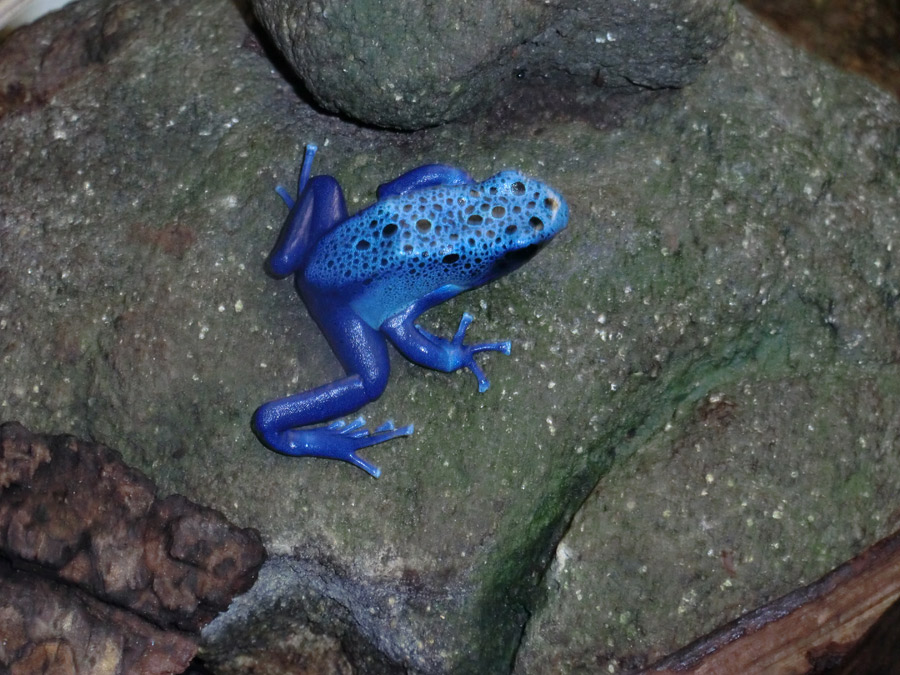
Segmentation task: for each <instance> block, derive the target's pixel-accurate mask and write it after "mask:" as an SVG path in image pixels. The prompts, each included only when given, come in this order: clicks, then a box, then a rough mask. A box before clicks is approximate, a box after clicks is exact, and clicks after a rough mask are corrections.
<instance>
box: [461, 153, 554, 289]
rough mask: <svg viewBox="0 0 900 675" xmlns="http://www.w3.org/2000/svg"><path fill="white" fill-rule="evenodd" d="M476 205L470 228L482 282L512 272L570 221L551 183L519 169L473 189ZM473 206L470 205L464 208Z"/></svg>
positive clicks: (471, 216) (468, 226)
mask: <svg viewBox="0 0 900 675" xmlns="http://www.w3.org/2000/svg"><path fill="white" fill-rule="evenodd" d="M469 205H470V206H473V205H474V207H475V208H474V210H473V211H472V212H471V213H470V214H469V215H468V218H467V219H466V225H467V229H469V230H470V231H472V230H474V231H475V232H480V234H481V236H480V237H475V238H474V240H473V239H469V240H468V243H471V244H472V250H471V251H470V252H468V253H469V255H470V256H471V259H472V260H473V261H477V262H478V263H487V264H482V265H479V267H482V270H480V271H481V276H480V277H479V279H478V282H477V283H478V284H483V283H487V282H488V281H491V280H492V279H496V278H497V277H500V276H503V275H504V274H508V273H509V272H512V271H513V270H515V269H518V268H519V267H521V266H522V265H524V264H525V263H526V262H528V261H529V260H531V258H533V257H534V255H535V254H536V253H537V252H538V251H539V250H541V249H542V248H543V247H544V246H545V245H546V244H547V243H548V242H549V241H550V240H551V239H552V238H553V237H555V236H556V235H557V234H559V233H560V232H561V231H562V230H563V229H564V228H565V227H566V224H567V223H568V221H569V207H568V205H567V204H566V201H565V200H564V199H563V198H562V196H561V195H560V194H559V193H558V192H556V191H555V190H553V189H552V188H550V187H549V186H548V185H546V184H544V183H542V182H540V181H538V180H535V179H534V178H529V177H528V176H525V175H523V174H522V173H520V172H518V171H503V172H501V173H498V174H497V175H495V176H492V177H491V178H488V179H487V180H485V181H483V182H482V183H479V184H478V185H477V186H475V187H474V188H473V189H472V190H471V191H470V202H469ZM466 210H467V211H468V210H469V207H467V208H466Z"/></svg>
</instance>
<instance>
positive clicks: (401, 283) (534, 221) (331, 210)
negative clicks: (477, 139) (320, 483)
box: [252, 144, 569, 478]
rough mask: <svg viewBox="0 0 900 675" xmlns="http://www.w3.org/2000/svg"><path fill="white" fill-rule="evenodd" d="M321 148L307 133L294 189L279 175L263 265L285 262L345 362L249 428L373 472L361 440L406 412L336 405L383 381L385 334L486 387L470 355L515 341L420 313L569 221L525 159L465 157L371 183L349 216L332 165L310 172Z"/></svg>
mask: <svg viewBox="0 0 900 675" xmlns="http://www.w3.org/2000/svg"><path fill="white" fill-rule="evenodd" d="M316 152H317V147H316V146H315V145H314V144H308V145H307V146H306V148H305V154H304V158H303V162H302V164H301V168H300V177H299V180H298V184H297V193H296V198H294V197H292V196H291V194H290V193H289V192H288V191H287V190H286V189H285V188H284V187H282V186H278V187H277V188H276V192H277V193H278V194H279V195H280V196H281V198H282V199H283V201H284V203H285V204H286V205H287V207H288V209H289V213H288V216H287V218H286V220H285V222H284V225H283V226H282V228H281V231H280V234H279V236H278V239H277V241H276V243H275V246H274V248H273V249H272V251H271V253H270V254H269V256H268V258H267V260H266V268H267V271H268V273H269V274H270V275H271V276H273V277H275V278H276V279H284V278H286V277H288V276H290V275H293V277H294V286H295V288H296V291H297V293H298V294H299V295H300V297H301V298H302V300H303V302H304V304H305V305H306V308H307V310H308V312H309V314H310V315H311V317H312V318H313V320H314V321H315V323H316V324H317V325H318V328H319V330H320V331H321V332H322V333H323V334H324V336H325V337H326V339H327V340H328V343H329V345H330V346H331V349H332V351H333V352H334V354H335V356H336V357H337V359H338V361H339V362H340V364H341V366H342V367H343V369H344V373H345V374H344V376H343V377H340V378H338V379H337V380H335V381H333V382H330V383H328V384H324V385H321V386H318V387H315V388H312V389H309V390H307V391H302V392H300V393H297V394H293V395H290V396H286V397H284V398H279V399H276V400H273V401H270V402H268V403H264V404H263V405H261V406H260V407H259V408H258V409H257V410H256V412H254V414H253V418H252V428H253V431H254V432H255V434H256V435H257V437H258V438H259V440H260V441H261V442H262V443H263V444H264V445H265V446H267V447H268V448H270V449H272V450H274V451H276V452H278V453H281V454H284V455H290V456H297V457H299V456H311V457H324V458H330V459H337V460H342V461H345V462H349V463H351V464H353V465H355V466H357V467H359V468H360V469H362V470H364V471H366V472H367V473H368V474H370V475H371V476H373V477H375V478H378V477H379V476H380V475H381V469H380V468H379V467H378V466H376V465H375V464H373V463H371V462H370V461H368V460H367V459H365V458H364V457H362V456H360V455H359V451H360V450H363V449H364V448H368V447H370V446H373V445H376V444H378V443H383V442H385V441H388V440H391V439H394V438H398V437H403V436H409V435H410V434H412V433H413V431H414V425H412V424H409V425H406V426H402V427H397V426H395V425H394V422H393V421H392V420H388V421H387V422H385V423H384V424H382V425H381V426H379V427H377V428H375V429H374V430H371V431H370V430H369V429H368V428H367V427H366V426H365V424H366V423H365V420H364V419H363V418H362V417H358V418H356V419H355V420H353V421H350V422H347V421H345V420H344V418H345V417H346V416H349V415H352V414H353V413H355V412H357V411H358V410H359V409H360V408H362V407H363V406H365V405H366V404H367V403H370V402H372V401H374V400H375V399H377V398H378V397H379V396H380V395H381V394H382V392H383V391H384V390H385V388H386V386H387V383H388V376H389V373H390V361H389V353H388V346H387V345H388V343H390V344H392V345H393V346H394V347H395V348H396V349H397V350H398V351H399V352H400V353H401V354H402V355H403V356H405V357H406V358H407V359H409V360H410V361H412V362H413V363H415V364H418V365H420V366H424V367H427V368H430V369H433V370H437V371H442V372H446V373H450V372H453V371H456V370H459V369H468V370H470V371H471V372H472V373H473V374H474V375H475V378H476V380H477V382H478V391H479V392H481V393H483V392H485V391H487V390H488V388H489V386H490V382H489V380H488V378H487V376H486V375H485V373H484V371H483V370H482V368H481V366H480V365H479V364H478V362H477V361H476V359H475V356H476V355H477V354H481V353H483V352H500V353H502V354H505V355H508V354H510V351H511V342H510V341H509V340H502V341H495V342H482V343H477V344H466V343H465V336H466V332H467V330H468V329H469V326H470V325H471V324H472V321H473V320H474V319H473V316H472V315H471V314H469V313H468V312H464V313H463V315H462V318H461V319H460V321H459V325H458V328H457V330H456V332H455V334H454V335H453V337H451V338H450V339H446V338H443V337H440V336H437V335H434V334H432V333H431V332H429V331H428V330H426V329H425V328H424V327H422V326H421V325H420V324H419V323H418V320H419V317H420V316H421V315H422V314H423V313H424V312H425V311H427V310H428V309H431V308H432V307H435V306H436V305H439V304H441V303H443V302H445V301H447V300H449V299H450V298H453V297H455V296H457V295H459V294H460V293H463V292H465V291H469V290H472V289H474V288H478V287H479V286H483V285H484V284H486V283H488V282H490V281H492V280H494V279H497V278H498V277H501V276H503V275H506V274H508V273H510V272H512V271H514V270H516V269H518V268H519V267H521V266H522V265H523V264H525V263H526V262H527V261H528V260H530V259H531V258H533V257H534V255H535V254H536V253H537V252H538V251H539V250H540V249H542V248H543V247H544V246H545V245H546V244H547V243H549V242H550V240H552V239H553V238H554V237H555V236H556V235H557V234H559V233H560V232H561V231H562V230H563V229H564V228H565V227H566V225H567V223H568V219H569V207H568V205H567V204H566V201H565V200H564V199H563V197H562V196H561V195H560V194H559V193H558V192H557V191H555V190H554V189H552V188H551V187H549V186H547V185H545V184H544V183H542V182H540V181H538V180H536V179H534V178H529V177H528V176H526V175H524V174H523V173H521V172H520V171H515V170H505V171H501V172H500V173H497V174H496V175H494V176H492V177H490V178H488V179H486V180H483V181H481V182H477V181H475V179H473V178H472V177H471V176H470V175H469V174H468V173H467V172H466V171H464V170H462V169H458V168H455V167H452V166H449V165H445V164H426V165H424V166H420V167H417V168H415V169H412V170H410V171H407V172H406V173H404V174H402V175H401V176H399V177H398V178H395V179H394V180H392V181H389V182H387V183H384V184H382V185H380V186H379V187H378V189H377V191H376V196H377V200H376V201H375V203H373V204H371V205H369V206H367V207H365V208H363V209H361V210H360V211H358V212H357V213H356V214H354V215H353V216H349V215H348V212H347V205H346V201H345V198H344V194H343V191H342V189H341V186H340V184H339V183H338V181H337V179H336V178H334V177H333V176H330V175H316V176H312V175H311V174H312V164H313V158H314V157H315V154H316Z"/></svg>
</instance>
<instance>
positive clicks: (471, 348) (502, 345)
mask: <svg viewBox="0 0 900 675" xmlns="http://www.w3.org/2000/svg"><path fill="white" fill-rule="evenodd" d="M472 321H473V318H472V315H471V314H469V313H468V312H464V313H463V315H462V318H461V319H460V320H459V328H457V329H456V334H455V335H454V336H453V339H452V340H450V341H449V342H448V341H447V340H444V339H442V338H439V337H436V336H434V335H432V334H431V333H429V332H428V331H426V330H425V329H424V328H422V327H421V326H418V325H417V326H416V328H417V329H418V330H419V332H421V333H422V334H423V335H425V336H426V337H427V338H429V339H430V340H431V341H432V342H434V343H435V344H437V345H438V346H440V347H442V348H443V349H444V350H446V352H447V354H448V356H449V357H450V359H451V361H452V366H451V367H450V370H458V369H460V368H468V369H469V370H471V371H472V372H473V373H474V374H475V377H476V378H477V379H478V392H479V393H484V392H486V391H487V390H488V388H489V387H490V386H491V383H490V381H489V380H488V379H487V376H486V375H485V374H484V371H483V370H482V369H481V366H479V365H478V363H477V362H476V361H475V354H477V353H478V352H502V353H503V354H506V355H507V356H508V355H509V353H510V350H511V349H512V343H511V342H510V341H509V340H503V341H501V342H481V343H479V344H476V345H464V344H463V340H464V339H465V337H466V331H467V330H469V326H471V325H472Z"/></svg>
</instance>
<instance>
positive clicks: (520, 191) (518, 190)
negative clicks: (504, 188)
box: [509, 180, 525, 196]
mask: <svg viewBox="0 0 900 675" xmlns="http://www.w3.org/2000/svg"><path fill="white" fill-rule="evenodd" d="M509 191H510V192H512V193H513V194H514V195H517V196H521V195H524V194H525V183H523V182H522V181H518V180H517V181H516V182H515V183H513V184H512V185H510V186H509Z"/></svg>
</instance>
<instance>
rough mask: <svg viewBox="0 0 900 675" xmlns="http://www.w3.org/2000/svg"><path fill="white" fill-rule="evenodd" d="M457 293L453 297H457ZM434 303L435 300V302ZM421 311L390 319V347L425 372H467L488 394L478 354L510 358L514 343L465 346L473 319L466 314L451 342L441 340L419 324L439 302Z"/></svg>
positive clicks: (385, 326) (412, 309)
mask: <svg viewBox="0 0 900 675" xmlns="http://www.w3.org/2000/svg"><path fill="white" fill-rule="evenodd" d="M455 294H456V293H455V292H454V293H452V295H455ZM432 300H433V299H432ZM425 304H426V305H427V306H425V307H422V305H420V304H415V305H413V306H411V307H409V308H408V309H406V310H405V311H403V312H401V313H399V314H397V315H395V316H392V317H390V318H389V319H388V320H387V321H385V322H384V324H382V326H381V330H382V332H384V334H385V335H387V336H388V338H389V339H390V341H391V343H392V344H393V345H394V346H395V347H396V348H397V349H398V350H399V351H400V352H401V353H402V354H403V355H404V356H405V357H406V358H408V359H409V360H410V361H412V362H413V363H417V364H419V365H421V366H425V367H426V368H432V369H433V370H440V371H442V372H445V373H450V372H453V371H454V370H459V369H460V368H468V369H469V370H471V371H472V372H473V373H474V374H475V377H476V378H477V379H478V391H479V392H485V391H487V389H488V387H490V386H491V383H490V382H489V381H488V379H487V376H486V375H485V374H484V371H483V370H482V369H481V367H480V366H479V365H478V363H477V362H476V361H475V354H478V353H479V352H486V351H493V352H502V353H503V354H509V353H510V349H511V346H512V345H511V343H510V341H509V340H503V341H501V342H482V343H479V344H474V345H466V344H463V340H464V339H465V336H466V331H467V330H468V328H469V326H470V325H471V323H472V320H473V319H472V315H471V314H469V313H468V312H465V313H463V315H462V318H461V319H460V320H459V328H457V329H456V334H455V335H454V336H453V337H452V338H451V339H450V340H445V339H444V338H441V337H438V336H437V335H433V334H431V333H429V332H428V331H427V330H425V329H424V328H422V326H419V325H418V324H416V319H418V317H419V315H420V314H421V313H422V312H423V311H425V309H427V308H428V307H430V306H433V304H437V302H427V303H425Z"/></svg>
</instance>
